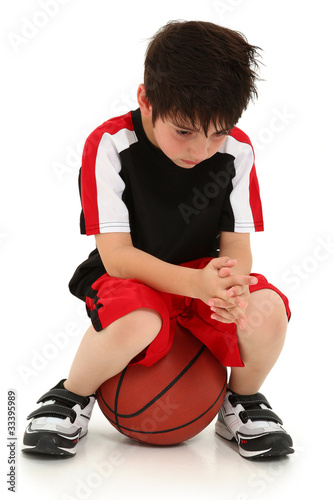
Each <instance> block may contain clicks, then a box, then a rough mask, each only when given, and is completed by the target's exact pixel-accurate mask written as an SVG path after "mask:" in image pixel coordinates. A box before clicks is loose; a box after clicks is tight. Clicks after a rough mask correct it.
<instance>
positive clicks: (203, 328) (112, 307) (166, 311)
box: [86, 257, 290, 366]
mask: <svg viewBox="0 0 333 500" xmlns="http://www.w3.org/2000/svg"><path fill="white" fill-rule="evenodd" d="M210 260H211V258H210V257H208V258H203V259H198V260H195V261H191V262H187V263H185V264H182V265H183V266H186V267H192V268H195V269H202V268H203V267H205V266H206V265H207V264H208V262H209V261H210ZM251 275H252V276H255V277H256V278H258V283H257V284H256V285H251V286H250V293H252V292H255V291H257V290H261V289H264V288H269V289H271V290H274V291H275V292H276V293H277V294H278V295H279V296H280V297H281V298H282V300H283V302H284V304H285V307H286V313H287V316H288V319H289V318H290V309H289V303H288V299H287V297H286V296H285V295H283V293H281V292H280V290H278V289H277V288H276V287H275V286H273V285H271V284H270V283H268V281H267V279H266V278H265V277H264V276H262V275H261V274H255V273H251ZM88 295H89V296H87V297H86V305H87V312H88V315H89V317H90V319H91V322H92V324H93V326H94V328H95V330H96V331H100V330H102V329H103V328H105V327H107V326H108V325H110V324H111V323H112V322H113V321H115V320H117V319H119V318H121V317H122V316H125V314H128V313H129V312H131V311H133V310H135V309H139V308H141V307H145V308H149V309H154V310H155V311H157V312H158V313H159V314H160V315H161V317H162V328H161V330H160V332H159V334H158V335H157V336H156V337H155V339H154V340H153V342H151V344H149V346H148V347H146V349H145V350H144V351H143V352H141V353H140V354H139V355H138V356H136V357H135V358H134V359H133V360H132V361H131V363H130V364H142V365H144V366H151V365H153V364H154V363H156V361H158V360H159V359H161V358H163V356H165V355H166V354H167V353H168V351H169V349H170V347H171V345H172V341H173V337H174V332H175V328H176V324H177V323H178V324H180V325H181V326H183V327H185V328H187V329H188V330H190V331H191V333H192V334H193V335H194V336H195V337H197V338H198V339H199V340H200V341H201V342H202V343H203V344H205V345H206V346H207V347H208V349H209V350H210V351H211V352H212V353H213V354H214V355H215V357H216V358H217V359H218V360H219V361H220V362H221V363H222V364H223V365H224V366H244V364H243V362H242V360H241V358H240V353H239V348H238V341H237V328H236V325H235V323H221V322H219V321H216V320H214V319H212V318H211V317H210V316H211V314H212V312H211V310H210V307H209V306H207V305H206V304H205V303H204V302H202V301H201V300H199V299H191V298H189V297H183V296H180V295H174V294H170V293H164V292H158V291H156V290H154V289H152V288H150V287H148V286H147V285H144V284H143V283H141V282H140V281H138V280H135V279H119V278H112V277H110V276H109V275H108V274H103V276H101V277H100V278H98V279H97V280H96V281H95V282H94V283H93V285H92V286H91V288H90V291H89V294H88ZM269 311H272V303H271V302H268V301H267V303H266V304H265V303H263V304H262V308H261V309H260V311H258V313H256V316H253V318H251V322H250V324H252V325H253V327H255V326H256V325H257V326H258V325H259V324H260V321H262V319H263V317H264V316H265V315H268V314H269V313H270V312H269ZM249 319H250V318H249Z"/></svg>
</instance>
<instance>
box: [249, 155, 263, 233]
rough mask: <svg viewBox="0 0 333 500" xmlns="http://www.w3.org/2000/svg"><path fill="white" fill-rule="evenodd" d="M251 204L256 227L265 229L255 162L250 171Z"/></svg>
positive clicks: (260, 229)
mask: <svg viewBox="0 0 333 500" xmlns="http://www.w3.org/2000/svg"><path fill="white" fill-rule="evenodd" d="M250 205H251V210H252V214H253V221H254V225H255V229H256V231H263V230H264V219H263V215H262V206H261V199H260V190H259V183H258V178H257V173H256V167H255V165H254V164H253V167H252V170H251V173H250Z"/></svg>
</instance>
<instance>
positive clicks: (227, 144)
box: [219, 135, 255, 233]
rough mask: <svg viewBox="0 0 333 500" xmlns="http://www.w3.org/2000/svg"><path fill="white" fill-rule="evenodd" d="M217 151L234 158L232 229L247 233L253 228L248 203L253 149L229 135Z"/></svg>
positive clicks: (231, 197)
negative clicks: (233, 220)
mask: <svg viewBox="0 0 333 500" xmlns="http://www.w3.org/2000/svg"><path fill="white" fill-rule="evenodd" d="M219 152H220V153H228V154H230V155H232V156H233V157H234V158H235V160H234V166H235V171H236V175H235V177H234V178H233V179H232V186H233V189H232V191H231V193H230V204H231V207H232V211H233V214H234V218H235V227H234V231H235V232H236V233H248V232H249V231H252V230H254V228H255V224H254V220H253V214H252V209H251V205H250V173H251V170H252V167H253V163H254V154H253V149H252V147H251V145H250V144H248V143H246V142H240V141H238V140H237V139H235V138H234V137H232V136H230V135H229V136H228V137H227V138H226V140H225V141H224V143H223V145H222V147H221V148H220V150H219Z"/></svg>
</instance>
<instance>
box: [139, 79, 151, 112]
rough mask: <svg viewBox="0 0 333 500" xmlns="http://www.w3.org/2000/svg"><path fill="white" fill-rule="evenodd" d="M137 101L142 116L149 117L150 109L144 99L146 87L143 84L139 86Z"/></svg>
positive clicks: (145, 98)
mask: <svg viewBox="0 0 333 500" xmlns="http://www.w3.org/2000/svg"><path fill="white" fill-rule="evenodd" d="M137 99H138V103H139V106H140V110H141V113H142V115H143V116H146V117H150V116H151V115H152V107H151V105H150V104H149V102H148V100H147V97H146V87H145V85H144V84H143V83H141V84H140V85H139V88H138V92H137Z"/></svg>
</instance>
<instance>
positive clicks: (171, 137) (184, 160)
mask: <svg viewBox="0 0 333 500" xmlns="http://www.w3.org/2000/svg"><path fill="white" fill-rule="evenodd" d="M147 132H148V134H147V135H148V139H149V140H150V141H151V142H152V143H153V144H154V145H155V146H156V147H158V148H159V149H161V150H162V151H163V153H164V154H165V155H166V156H167V157H168V158H169V159H170V160H172V161H173V162H174V163H175V164H176V165H178V166H179V167H182V168H193V167H195V165H197V164H198V163H201V162H202V161H204V160H207V159H208V158H211V157H212V156H213V155H215V153H217V151H218V150H219V149H220V147H221V146H222V144H223V143H224V141H225V140H226V137H227V136H226V132H225V131H222V130H221V131H219V130H216V129H215V127H214V125H213V124H212V125H211V126H210V127H209V130H208V133H207V136H206V135H205V133H204V131H203V129H202V128H198V129H197V128H195V129H193V127H192V126H191V125H186V124H184V125H182V126H180V125H179V124H177V123H176V122H175V121H174V120H173V119H172V118H168V119H165V120H164V121H163V120H162V119H161V118H160V117H159V118H157V120H156V122H155V124H154V125H152V123H151V126H150V127H149V126H148V130H146V133H147Z"/></svg>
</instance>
